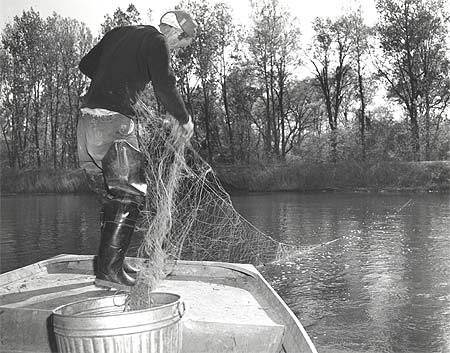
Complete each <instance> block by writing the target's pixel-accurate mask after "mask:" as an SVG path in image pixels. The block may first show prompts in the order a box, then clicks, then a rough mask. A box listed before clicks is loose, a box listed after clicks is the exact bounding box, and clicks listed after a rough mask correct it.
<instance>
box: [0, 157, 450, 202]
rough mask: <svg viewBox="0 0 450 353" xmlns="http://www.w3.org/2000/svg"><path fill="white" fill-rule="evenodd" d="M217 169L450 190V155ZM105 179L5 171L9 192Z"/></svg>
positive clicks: (241, 177) (341, 185)
mask: <svg viewBox="0 0 450 353" xmlns="http://www.w3.org/2000/svg"><path fill="white" fill-rule="evenodd" d="M214 169H215V171H216V173H217V175H218V177H219V179H220V180H221V182H222V184H223V185H224V187H225V189H227V190H228V191H231V192H234V191H245V192H264V191H300V192H311V191H368V192H369V191H374V192H379V191H422V192H425V191H439V192H448V191H450V161H439V162H407V163H405V162H402V163H400V162H397V163H393V162H380V163H376V164H361V163H356V162H355V163H349V162H345V163H336V164H306V163H283V164H270V165H268V164H259V165H226V166H225V165H222V166H216V167H215V168H214ZM102 188H103V186H102V179H101V176H100V175H98V176H97V177H96V178H94V179H93V178H92V177H90V176H88V175H87V174H86V172H85V171H84V170H81V169H78V170H51V169H45V170H42V169H41V170H27V171H14V170H6V171H3V172H2V177H1V191H2V193H3V194H7V193H92V192H99V191H100V190H102Z"/></svg>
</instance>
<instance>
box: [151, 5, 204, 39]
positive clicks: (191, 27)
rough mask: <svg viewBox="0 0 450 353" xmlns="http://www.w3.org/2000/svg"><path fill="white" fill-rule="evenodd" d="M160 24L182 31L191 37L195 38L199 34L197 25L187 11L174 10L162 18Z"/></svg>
mask: <svg viewBox="0 0 450 353" xmlns="http://www.w3.org/2000/svg"><path fill="white" fill-rule="evenodd" d="M160 23H164V24H166V25H169V26H172V27H174V28H177V29H180V30H181V31H183V32H184V33H186V34H187V35H189V36H190V37H195V34H196V33H197V24H196V23H195V21H194V20H193V19H192V17H191V15H189V14H188V13H187V12H186V11H183V10H173V11H168V12H166V13H165V14H164V15H162V16H161V19H160Z"/></svg>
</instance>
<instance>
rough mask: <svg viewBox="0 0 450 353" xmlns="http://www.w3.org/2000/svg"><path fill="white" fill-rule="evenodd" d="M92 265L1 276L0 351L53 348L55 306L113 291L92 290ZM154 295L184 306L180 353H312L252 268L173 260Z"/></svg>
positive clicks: (44, 266)
mask: <svg viewBox="0 0 450 353" xmlns="http://www.w3.org/2000/svg"><path fill="white" fill-rule="evenodd" d="M92 263H93V258H92V256H76V255H61V256H59V257H56V258H52V259H49V260H46V261H42V262H39V263H37V264H34V265H30V266H27V267H24V268H22V269H19V270H15V271H11V272H9V273H6V274H3V275H0V310H1V313H2V315H0V320H1V327H2V330H1V346H0V351H1V352H52V351H56V345H55V341H54V337H53V334H52V324H51V313H52V310H53V309H54V308H56V307H57V306H60V305H63V304H67V303H70V302H73V301H77V300H82V299H86V298H91V297H101V296H108V295H112V294H114V292H112V291H110V290H106V289H101V288H98V287H96V286H94V284H93V281H94V275H93V266H92ZM155 291H158V292H168V293H175V294H178V295H180V296H181V298H182V300H183V301H184V303H185V306H186V311H185V315H184V316H183V318H182V321H181V322H182V326H183V328H182V329H183V345H182V352H183V353H194V352H195V353H202V352H205V353H206V352H223V353H225V352H246V353H252V352H255V353H265V352H267V353H280V352H288V353H290V352H296V353H297V352H298V353H300V352H313V353H314V352H316V351H315V349H314V346H313V345H312V343H311V341H310V340H309V338H308V336H307V334H306V332H304V330H303V327H301V325H300V323H299V322H298V320H296V318H295V317H294V316H293V314H292V313H291V312H290V311H289V309H288V308H287V307H286V306H285V304H284V302H282V301H281V299H280V298H279V297H278V296H277V295H276V293H275V292H273V289H272V288H271V287H270V286H269V285H268V284H267V283H266V282H265V281H264V279H263V278H262V276H261V275H260V274H259V272H258V271H257V270H256V269H255V268H254V267H253V266H251V265H236V264H225V263H210V262H183V261H180V262H178V263H177V264H176V266H175V267H174V269H173V271H172V272H171V275H169V276H168V277H167V278H166V279H165V280H163V281H162V282H161V284H160V285H159V287H158V288H156V289H155ZM286 309H287V311H286ZM286 313H288V315H286ZM287 316H289V317H287ZM299 335H300V336H301V337H299Z"/></svg>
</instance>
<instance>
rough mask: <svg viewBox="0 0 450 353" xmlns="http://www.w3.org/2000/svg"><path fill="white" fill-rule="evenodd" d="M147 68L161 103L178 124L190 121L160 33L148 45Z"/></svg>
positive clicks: (167, 50) (167, 49)
mask: <svg viewBox="0 0 450 353" xmlns="http://www.w3.org/2000/svg"><path fill="white" fill-rule="evenodd" d="M148 58H149V59H148V68H149V72H150V75H151V77H152V83H153V87H154V89H155V93H156V95H157V96H158V98H159V100H160V101H161V103H162V104H163V105H164V107H165V108H166V110H167V112H169V113H170V114H171V115H173V117H175V119H177V120H178V122H179V123H180V124H182V125H183V124H186V123H188V122H189V121H190V117H189V113H188V112H187V110H186V107H185V105H184V102H183V100H182V98H181V95H180V93H179V92H178V89H177V87H176V78H175V75H174V73H173V70H172V68H171V67H170V54H169V48H168V47H167V44H166V41H165V39H164V37H163V36H162V35H157V36H156V37H155V38H153V40H152V41H151V44H150V45H149V47H148Z"/></svg>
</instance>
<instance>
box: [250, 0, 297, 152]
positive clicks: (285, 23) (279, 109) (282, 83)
mask: <svg viewBox="0 0 450 353" xmlns="http://www.w3.org/2000/svg"><path fill="white" fill-rule="evenodd" d="M252 8H253V21H254V28H253V31H252V34H251V35H250V37H249V39H248V44H249V52H250V54H251V57H252V59H253V61H254V63H255V64H254V66H255V72H256V75H257V78H258V80H259V82H260V85H261V92H263V94H262V96H261V99H262V101H263V102H264V106H265V121H264V122H263V126H264V130H262V131H261V132H262V134H263V138H264V142H265V149H266V153H267V156H268V157H270V156H271V155H272V154H274V155H275V156H277V157H280V158H281V159H282V160H284V158H285V157H286V154H287V146H288V143H289V142H288V141H287V139H286V138H287V135H286V134H287V130H289V129H290V127H289V126H288V122H287V107H286V95H287V89H288V85H289V80H290V79H291V77H292V75H293V71H294V69H295V66H296V65H297V64H298V62H299V41H298V37H299V35H300V30H299V28H298V27H297V26H296V20H295V19H293V18H292V17H291V16H290V14H289V11H287V10H286V9H285V8H283V7H282V6H281V4H280V3H279V1H278V0H265V1H258V2H256V1H255V2H252Z"/></svg>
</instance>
